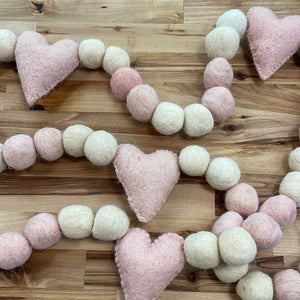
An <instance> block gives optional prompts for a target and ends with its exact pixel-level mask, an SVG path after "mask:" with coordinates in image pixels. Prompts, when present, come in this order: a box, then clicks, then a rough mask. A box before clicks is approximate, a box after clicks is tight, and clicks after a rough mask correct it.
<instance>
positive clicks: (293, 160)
mask: <svg viewBox="0 0 300 300" xmlns="http://www.w3.org/2000/svg"><path fill="white" fill-rule="evenodd" d="M289 167H290V169H291V170H292V171H298V172H300V147H298V148H296V149H295V150H293V151H292V152H291V153H290V155H289Z"/></svg>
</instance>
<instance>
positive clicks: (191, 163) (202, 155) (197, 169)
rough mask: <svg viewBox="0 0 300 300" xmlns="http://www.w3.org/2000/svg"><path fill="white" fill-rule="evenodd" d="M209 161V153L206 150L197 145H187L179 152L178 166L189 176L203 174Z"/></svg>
mask: <svg viewBox="0 0 300 300" xmlns="http://www.w3.org/2000/svg"><path fill="white" fill-rule="evenodd" d="M209 161H210V155H209V153H208V152H207V150H206V149H205V148H203V147H201V146H197V145H191V146H187V147H185V148H183V149H182V150H181V151H180V154H179V167H180V169H181V171H182V172H183V173H185V174H187V175H189V176H202V175H204V174H205V172H206V169H207V167H208V164H209Z"/></svg>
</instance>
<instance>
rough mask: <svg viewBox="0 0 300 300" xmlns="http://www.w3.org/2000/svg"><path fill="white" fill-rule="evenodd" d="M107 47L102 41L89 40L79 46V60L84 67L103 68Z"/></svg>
mask: <svg viewBox="0 0 300 300" xmlns="http://www.w3.org/2000/svg"><path fill="white" fill-rule="evenodd" d="M104 53H105V45H104V44H103V42H102V41H101V40H97V39H88V40H84V41H82V42H81V43H80V44H79V60H80V63H81V65H82V66H84V67H86V68H89V69H97V68H100V67H101V66H102V61H103V57H104Z"/></svg>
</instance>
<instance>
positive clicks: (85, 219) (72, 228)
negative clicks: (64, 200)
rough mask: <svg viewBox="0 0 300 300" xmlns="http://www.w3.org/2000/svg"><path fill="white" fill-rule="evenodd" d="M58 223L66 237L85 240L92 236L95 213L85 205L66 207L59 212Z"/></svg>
mask: <svg viewBox="0 0 300 300" xmlns="http://www.w3.org/2000/svg"><path fill="white" fill-rule="evenodd" d="M58 223H59V226H60V229H61V231H62V233H63V235H64V236H65V237H67V238H70V239H83V238H86V237H88V236H90V235H91V231H92V226H93V223H94V213H93V211H92V210H91V209H90V208H89V207H88V206H85V205H70V206H66V207H64V208H63V209H62V210H61V211H60V212H59V215H58Z"/></svg>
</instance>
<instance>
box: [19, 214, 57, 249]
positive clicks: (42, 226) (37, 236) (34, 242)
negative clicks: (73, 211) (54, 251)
mask: <svg viewBox="0 0 300 300" xmlns="http://www.w3.org/2000/svg"><path fill="white" fill-rule="evenodd" d="M24 235H25V236H26V238H27V240H28V241H29V243H30V244H31V246H32V248H34V249H37V250H44V249H47V248H49V247H51V246H52V245H54V244H55V243H57V242H58V241H59V239H60V238H61V231H60V227H59V224H58V221H57V218H56V217H55V216H54V215H51V214H48V213H41V214H38V215H35V216H33V217H32V218H31V219H29V220H28V222H27V224H26V226H25V228H24Z"/></svg>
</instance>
